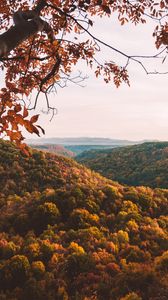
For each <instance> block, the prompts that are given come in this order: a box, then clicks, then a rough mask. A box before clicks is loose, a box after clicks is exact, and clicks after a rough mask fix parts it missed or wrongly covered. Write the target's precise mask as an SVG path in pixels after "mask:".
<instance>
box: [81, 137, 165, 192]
mask: <svg viewBox="0 0 168 300" xmlns="http://www.w3.org/2000/svg"><path fill="white" fill-rule="evenodd" d="M76 160H77V161H78V162H80V163H82V164H84V165H86V166H87V167H89V168H91V169H92V170H94V171H96V172H99V173H100V174H102V175H103V176H105V177H107V178H110V179H112V180H117V181H119V182H120V183H124V184H128V185H134V186H137V185H145V186H151V187H161V188H167V183H168V142H157V143H144V144H140V145H135V146H126V147H119V148H114V149H108V150H90V151H86V152H83V153H81V154H80V155H78V156H77V157H76Z"/></svg>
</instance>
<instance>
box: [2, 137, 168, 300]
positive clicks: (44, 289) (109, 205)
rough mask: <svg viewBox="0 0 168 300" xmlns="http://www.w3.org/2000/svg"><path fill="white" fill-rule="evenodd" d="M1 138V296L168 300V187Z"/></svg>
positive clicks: (24, 299)
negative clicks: (125, 179) (132, 182)
mask: <svg viewBox="0 0 168 300" xmlns="http://www.w3.org/2000/svg"><path fill="white" fill-rule="evenodd" d="M30 151H32V155H31V156H30V157H26V156H24V155H23V154H22V153H21V152H20V151H19V150H18V149H16V148H15V146H14V145H12V144H11V143H9V142H5V141H2V140H1V141H0V214H1V218H0V299H3V300H14V299H15V300H30V299H31V300H46V299H47V300H55V299H56V300H105V299H108V300H147V299H148V300H166V299H167V298H168V281H167V278H168V190H166V189H163V190H162V189H151V188H149V187H137V188H136V187H128V186H122V185H121V184H119V183H117V182H113V181H111V180H108V179H106V178H103V177H102V176H101V175H99V174H97V173H95V172H93V171H91V170H89V169H87V168H86V167H84V166H82V165H79V164H78V163H76V162H75V161H73V160H72V159H69V158H65V157H61V156H56V155H53V154H51V153H45V152H40V151H37V150H30Z"/></svg>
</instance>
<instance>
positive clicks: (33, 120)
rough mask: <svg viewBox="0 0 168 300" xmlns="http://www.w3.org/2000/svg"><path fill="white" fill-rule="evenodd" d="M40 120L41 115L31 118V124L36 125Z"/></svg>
mask: <svg viewBox="0 0 168 300" xmlns="http://www.w3.org/2000/svg"><path fill="white" fill-rule="evenodd" d="M38 118H39V115H34V116H33V117H31V119H30V122H31V123H35V122H37V120H38Z"/></svg>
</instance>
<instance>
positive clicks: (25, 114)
mask: <svg viewBox="0 0 168 300" xmlns="http://www.w3.org/2000/svg"><path fill="white" fill-rule="evenodd" d="M28 114H29V113H28V110H27V108H26V107H25V106H24V109H23V118H26V117H27V116H28Z"/></svg>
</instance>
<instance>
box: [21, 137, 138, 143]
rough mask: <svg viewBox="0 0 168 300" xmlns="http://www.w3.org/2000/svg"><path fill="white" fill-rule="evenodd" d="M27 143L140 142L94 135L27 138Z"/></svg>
mask: <svg viewBox="0 0 168 300" xmlns="http://www.w3.org/2000/svg"><path fill="white" fill-rule="evenodd" d="M26 142H27V143H28V144H38V145H40V144H59V145H133V144H136V143H140V142H133V141H127V140H120V139H110V138H95V137H93V138H92V137H77V138H76V137H75V138H74V137H72V138H71V137H70V138H66V137H65V138H57V137H53V138H39V139H27V140H26Z"/></svg>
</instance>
